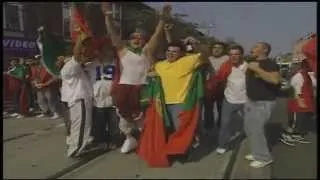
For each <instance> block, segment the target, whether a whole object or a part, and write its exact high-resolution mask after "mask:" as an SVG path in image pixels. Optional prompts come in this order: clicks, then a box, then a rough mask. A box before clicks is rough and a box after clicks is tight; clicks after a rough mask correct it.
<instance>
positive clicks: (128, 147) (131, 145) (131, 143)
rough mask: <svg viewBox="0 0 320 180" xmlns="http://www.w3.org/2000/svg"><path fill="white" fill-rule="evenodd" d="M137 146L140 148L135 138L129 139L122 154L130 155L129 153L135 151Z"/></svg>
mask: <svg viewBox="0 0 320 180" xmlns="http://www.w3.org/2000/svg"><path fill="white" fill-rule="evenodd" d="M137 146H138V142H137V140H136V139H135V138H133V137H130V138H127V139H126V140H125V141H124V143H123V145H122V147H121V150H120V152H121V153H128V152H130V151H132V150H133V149H135V148H136V147H137Z"/></svg>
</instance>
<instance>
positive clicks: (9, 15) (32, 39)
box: [2, 2, 70, 68]
mask: <svg viewBox="0 0 320 180" xmlns="http://www.w3.org/2000/svg"><path fill="white" fill-rule="evenodd" d="M64 9H65V8H64V3H63V2H46V3H44V2H4V3H3V40H2V43H3V46H2V48H3V58H2V61H3V67H4V68H7V67H8V62H9V60H10V58H13V57H18V58H19V57H22V58H26V57H31V56H34V55H36V54H39V50H38V48H37V44H36V39H37V29H38V28H39V27H40V26H44V27H45V28H46V29H48V30H49V31H51V32H53V33H55V34H57V35H59V36H65V38H66V39H68V38H70V33H69V34H68V32H66V31H68V30H69V28H65V27H64V23H65V24H66V23H68V20H65V19H64V16H63V15H64V14H63V12H64ZM69 19H70V18H69ZM68 36H69V37H68Z"/></svg>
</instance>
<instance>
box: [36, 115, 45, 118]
mask: <svg viewBox="0 0 320 180" xmlns="http://www.w3.org/2000/svg"><path fill="white" fill-rule="evenodd" d="M45 116H46V115H45V114H39V115H38V116H37V118H43V117H45Z"/></svg>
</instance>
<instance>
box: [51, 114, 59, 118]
mask: <svg viewBox="0 0 320 180" xmlns="http://www.w3.org/2000/svg"><path fill="white" fill-rule="evenodd" d="M58 118H60V116H59V114H58V113H53V116H51V117H50V119H58Z"/></svg>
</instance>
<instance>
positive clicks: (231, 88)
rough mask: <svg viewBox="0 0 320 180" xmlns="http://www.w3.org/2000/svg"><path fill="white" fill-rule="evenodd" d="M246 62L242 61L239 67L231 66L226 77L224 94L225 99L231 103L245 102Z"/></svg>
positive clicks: (246, 98)
mask: <svg viewBox="0 0 320 180" xmlns="http://www.w3.org/2000/svg"><path fill="white" fill-rule="evenodd" d="M247 65H248V64H247V63H246V62H244V63H243V64H241V65H240V66H239V67H234V66H233V67H232V70H231V73H230V75H229V76H228V78H227V84H226V88H225V90H224V95H225V98H226V100H227V101H228V102H229V103H232V104H242V103H245V102H247V100H248V97H247V88H246V70H247Z"/></svg>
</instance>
